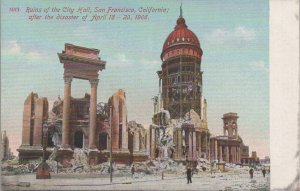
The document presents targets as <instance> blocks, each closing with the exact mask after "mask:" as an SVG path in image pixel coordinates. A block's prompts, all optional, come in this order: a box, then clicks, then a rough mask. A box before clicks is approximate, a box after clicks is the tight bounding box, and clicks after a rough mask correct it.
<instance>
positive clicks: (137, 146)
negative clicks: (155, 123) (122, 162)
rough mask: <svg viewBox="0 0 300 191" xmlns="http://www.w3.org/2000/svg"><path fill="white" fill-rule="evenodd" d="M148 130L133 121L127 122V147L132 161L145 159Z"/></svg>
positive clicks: (146, 155)
mask: <svg viewBox="0 0 300 191" xmlns="http://www.w3.org/2000/svg"><path fill="white" fill-rule="evenodd" d="M147 140H148V131H147V130H146V129H145V128H144V127H143V126H142V125H141V124H138V123H136V122H135V121H129V122H128V148H129V151H130V153H131V155H132V160H133V161H145V160H147V159H148V158H149V157H148V154H147V144H148V142H147Z"/></svg>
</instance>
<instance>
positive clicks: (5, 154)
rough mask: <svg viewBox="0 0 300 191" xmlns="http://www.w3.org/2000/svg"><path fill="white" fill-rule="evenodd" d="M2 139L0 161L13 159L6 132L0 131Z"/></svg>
mask: <svg viewBox="0 0 300 191" xmlns="http://www.w3.org/2000/svg"><path fill="white" fill-rule="evenodd" d="M2 132H3V133H2ZM0 137H1V148H0V149H1V151H0V161H4V160H10V159H13V157H14V156H13V153H12V152H11V150H10V147H9V139H8V137H7V135H6V131H0Z"/></svg>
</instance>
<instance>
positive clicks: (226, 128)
mask: <svg viewBox="0 0 300 191" xmlns="http://www.w3.org/2000/svg"><path fill="white" fill-rule="evenodd" d="M222 119H223V136H216V137H212V138H211V139H210V142H211V143H210V145H211V148H210V149H211V158H212V159H213V160H216V161H219V162H220V161H224V162H226V163H234V164H240V163H241V153H242V150H241V145H242V144H243V140H242V139H241V137H240V136H239V135H238V124H237V119H238V115H237V113H226V114H224V115H223V118H222Z"/></svg>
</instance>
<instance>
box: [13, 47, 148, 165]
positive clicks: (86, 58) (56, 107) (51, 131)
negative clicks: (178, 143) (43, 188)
mask: <svg viewBox="0 0 300 191" xmlns="http://www.w3.org/2000/svg"><path fill="white" fill-rule="evenodd" d="M58 56H59V59H60V62H61V63H63V66H64V81H65V88H64V99H61V98H60V97H59V98H58V99H57V100H56V101H55V102H54V104H53V107H52V109H51V110H50V112H48V101H47V98H43V97H40V98H39V97H38V95H37V94H35V93H31V94H29V96H28V97H27V99H26V101H25V103H24V113H23V136H22V145H21V146H20V147H19V149H18V151H19V159H20V161H27V160H30V159H37V158H40V157H42V155H43V151H42V147H43V146H45V147H47V148H46V156H47V157H48V156H49V155H50V154H51V153H53V152H57V153H56V155H57V160H59V161H61V162H64V161H69V160H71V159H72V157H73V154H74V149H75V148H80V149H83V150H85V152H86V155H87V156H88V162H89V163H90V164H98V163H101V162H105V161H108V159H109V152H110V148H112V153H113V160H114V162H120V163H130V162H132V161H133V160H134V159H135V158H134V157H133V156H134V152H130V151H129V146H128V145H130V144H132V143H131V142H132V141H133V140H131V139H129V138H128V134H129V131H128V127H127V108H126V96H125V92H124V91H123V90H118V91H117V92H116V93H115V94H114V95H113V96H112V97H110V98H109V100H108V103H98V104H97V86H98V81H99V79H98V75H99V74H98V72H99V71H100V70H103V69H104V68H105V61H102V60H101V59H100V58H99V50H97V49H90V48H85V47H79V46H75V45H72V44H65V50H64V51H63V52H62V53H59V54H58ZM73 78H78V79H82V80H89V82H90V85H91V93H90V94H87V93H86V94H85V96H84V97H83V98H73V97H72V96H71V84H72V79H73ZM110 123H111V127H112V135H111V134H110ZM143 135H144V134H143ZM141 137H142V136H141ZM110 138H112V144H111V145H110ZM55 147H56V148H59V149H58V150H57V149H55ZM135 150H136V149H135ZM141 150H144V149H143V148H141ZM136 151H139V149H138V150H136ZM142 153H143V152H142ZM147 158H148V157H146V156H145V154H144V155H143V157H142V159H139V160H146V159H147Z"/></svg>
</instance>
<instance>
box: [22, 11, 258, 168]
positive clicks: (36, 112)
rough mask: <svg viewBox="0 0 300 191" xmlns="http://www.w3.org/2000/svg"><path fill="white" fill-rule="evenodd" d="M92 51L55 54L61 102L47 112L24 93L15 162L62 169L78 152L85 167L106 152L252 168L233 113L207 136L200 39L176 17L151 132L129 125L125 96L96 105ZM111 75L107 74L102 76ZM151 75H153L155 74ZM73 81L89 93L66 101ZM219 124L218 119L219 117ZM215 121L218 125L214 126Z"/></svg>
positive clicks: (118, 158)
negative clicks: (44, 162) (52, 163)
mask: <svg viewBox="0 0 300 191" xmlns="http://www.w3.org/2000/svg"><path fill="white" fill-rule="evenodd" d="M99 53H100V51H99V50H98V49H93V48H86V47H80V46H76V45H72V44H65V47H64V50H63V51H62V52H61V53H58V57H59V61H60V63H62V65H63V68H64V75H63V79H64V96H63V99H61V98H60V97H58V98H57V100H56V101H55V102H54V104H53V107H52V108H49V103H48V100H47V98H46V97H41V96H39V95H38V94H37V93H33V92H32V93H30V94H29V95H28V97H27V98H26V100H25V102H24V111H23V128H22V144H21V146H20V147H19V148H18V152H19V160H20V162H24V163H25V162H27V161H30V160H36V159H39V158H41V157H42V156H43V153H44V154H45V156H46V158H48V157H53V156H55V160H56V161H58V162H60V163H61V164H64V163H67V162H69V161H71V160H72V159H73V157H74V154H75V152H76V150H77V149H81V150H82V152H83V153H84V154H85V155H86V156H87V158H88V163H89V164H91V165H95V164H99V163H103V162H107V161H109V159H110V151H112V160H113V162H116V163H122V164H130V163H132V162H137V161H146V160H156V159H161V160H169V159H172V160H174V161H178V162H183V163H186V162H191V163H192V164H196V163H197V160H198V159H199V158H205V159H207V160H210V161H219V162H227V163H234V164H247V163H255V162H257V161H258V160H259V159H258V158H257V156H256V154H255V152H253V153H254V154H253V155H252V156H251V157H250V156H249V147H248V146H246V145H245V144H244V142H243V140H242V138H241V136H240V135H239V134H238V123H237V119H238V115H237V113H232V112H229V113H226V114H224V115H223V118H222V119H223V123H224V126H223V130H224V134H223V135H222V136H213V135H212V134H211V133H210V130H209V125H208V124H209V123H208V120H207V104H208V102H207V100H206V99H205V97H204V93H203V91H202V90H203V83H202V81H203V71H202V70H201V64H202V63H201V62H202V55H203V50H202V48H201V46H200V41H199V39H198V37H197V36H196V35H195V33H194V32H192V31H191V30H190V29H188V26H187V24H186V21H185V19H184V18H183V16H182V12H181V14H180V16H179V18H178V19H177V21H176V25H175V28H174V30H173V31H172V32H171V33H170V34H169V35H168V37H167V38H166V40H165V42H164V44H163V48H162V53H161V55H160V57H161V60H162V65H161V70H159V71H157V75H158V78H159V84H158V86H159V92H158V96H155V97H154V98H153V101H154V114H153V116H148V117H149V118H150V119H152V124H151V125H150V127H147V128H145V127H143V125H142V124H139V123H138V122H136V121H127V114H128V112H127V106H126V93H125V91H124V90H122V89H119V90H117V91H116V92H115V93H114V94H113V95H112V96H111V97H109V98H107V102H106V103H98V102H97V93H100V94H101V92H102V90H101V89H98V84H99V76H100V75H99V73H100V72H101V71H102V70H104V69H105V66H106V62H105V61H103V60H101V58H100V55H99ZM106 72H109V71H106ZM153 75H155V74H153ZM74 78H77V79H80V80H87V81H89V83H90V92H89V93H86V94H85V95H84V96H83V97H81V98H74V97H72V95H71V88H76V87H72V80H73V79H74ZM220 118H221V116H220ZM219 120H221V119H219Z"/></svg>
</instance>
